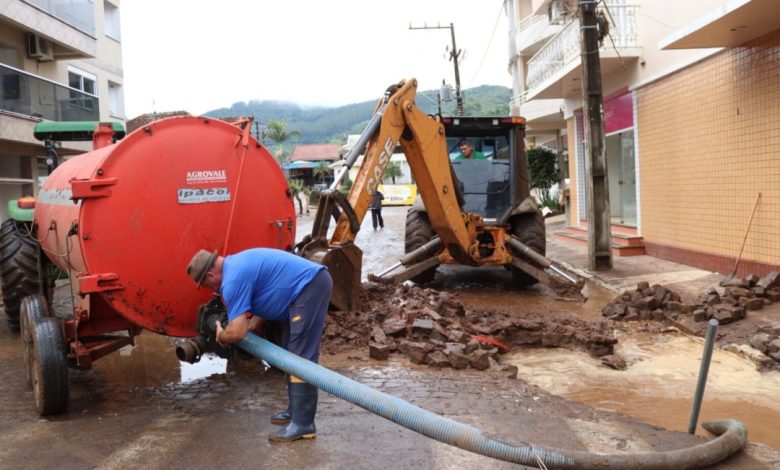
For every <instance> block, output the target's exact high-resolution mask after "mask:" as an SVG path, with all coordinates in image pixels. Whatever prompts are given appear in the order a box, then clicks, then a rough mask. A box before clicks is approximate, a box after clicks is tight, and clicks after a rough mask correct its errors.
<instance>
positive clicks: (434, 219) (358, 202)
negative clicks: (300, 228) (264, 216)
mask: <svg viewBox="0 0 780 470" xmlns="http://www.w3.org/2000/svg"><path fill="white" fill-rule="evenodd" d="M416 94H417V80H414V79H411V80H408V81H402V82H400V83H398V84H396V85H393V86H391V87H390V88H388V90H387V92H386V93H385V95H384V96H383V98H382V99H381V100H380V101H379V104H378V105H377V108H376V110H375V112H374V115H373V116H372V118H371V120H370V121H369V124H368V126H367V127H366V130H365V131H364V132H363V134H362V135H361V138H360V139H359V140H358V143H357V144H356V145H355V146H354V147H353V149H352V151H351V152H350V153H349V154H348V155H347V157H346V159H345V160H346V163H345V166H344V168H343V169H342V170H341V173H340V174H339V175H338V176H337V177H336V180H335V181H334V183H333V184H332V185H331V188H330V189H329V190H327V191H324V192H323V193H322V194H321V199H320V205H319V208H318V210H317V215H316V216H315V223H314V227H313V229H312V234H311V235H310V236H307V237H306V238H305V239H304V240H303V241H302V242H301V244H299V250H298V252H299V254H301V255H302V256H304V257H306V258H308V259H311V260H313V261H316V262H319V263H321V264H324V265H326V266H328V268H329V270H330V273H331V276H332V277H333V283H334V288H333V295H332V296H331V303H333V304H334V306H335V307H336V308H338V309H341V310H354V309H357V308H358V307H359V297H360V295H359V292H360V290H359V289H360V281H361V271H362V251H361V250H360V248H358V247H357V246H356V245H355V244H354V240H355V237H356V236H357V232H358V230H359V229H360V225H361V223H362V222H363V218H364V217H365V215H366V213H367V211H368V206H369V204H370V202H371V198H372V196H373V194H374V192H375V191H376V190H377V187H378V186H379V184H380V183H381V182H382V177H383V175H384V173H385V170H386V169H387V166H388V164H389V163H390V158H391V157H392V155H393V152H394V150H395V148H396V146H398V145H400V146H401V148H402V149H403V151H404V153H405V154H406V159H407V162H408V163H409V166H410V168H411V170H412V175H413V176H414V179H415V181H416V182H417V188H418V191H419V193H420V195H421V197H422V199H423V202H424V204H425V207H426V208H427V210H428V215H429V218H430V221H431V225H432V226H433V228H434V230H435V231H436V233H437V234H438V235H439V238H440V239H441V242H442V245H441V246H443V247H446V249H447V250H448V253H449V255H450V256H452V257H453V258H454V259H455V260H457V261H458V262H460V263H462V264H470V265H476V264H477V262H476V259H475V258H476V256H478V255H477V247H476V242H475V241H474V240H475V236H474V232H475V230H476V227H475V226H476V224H475V223H473V222H474V221H473V220H472V217H471V216H469V215H468V214H466V213H464V212H463V211H462V210H461V208H460V205H459V204H458V198H457V189H456V188H455V185H454V182H453V178H452V170H451V167H450V160H449V155H448V153H447V141H446V137H445V134H444V126H443V125H442V124H441V123H440V122H439V121H438V120H436V119H434V118H432V117H431V116H428V115H426V114H425V113H423V112H421V111H420V110H419V108H418V107H417V104H416V102H415V97H416ZM363 148H365V157H364V159H363V162H362V164H361V165H360V169H359V170H358V173H357V176H356V177H355V180H354V182H353V185H352V189H351V190H350V192H349V195H348V196H347V197H346V198H344V197H343V196H342V195H341V194H339V193H338V192H337V191H336V188H338V186H339V185H340V183H341V180H342V179H343V178H344V176H345V175H346V173H347V171H349V168H350V167H351V166H352V165H353V164H354V163H355V161H356V160H357V157H358V156H359V155H360V154H361V153H362V151H363ZM331 217H333V218H335V219H337V223H336V226H335V228H334V230H333V233H332V235H331V236H330V238H327V232H328V226H329V222H330V219H331ZM435 251H441V248H437V249H436V250H435Z"/></svg>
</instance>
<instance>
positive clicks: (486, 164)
mask: <svg viewBox="0 0 780 470" xmlns="http://www.w3.org/2000/svg"><path fill="white" fill-rule="evenodd" d="M441 123H442V124H443V126H444V133H445V136H446V140H447V149H448V155H449V160H450V164H451V166H452V179H453V180H454V182H455V186H456V188H457V189H458V191H459V202H460V203H461V210H462V211H463V212H464V213H468V214H474V215H477V216H479V217H481V221H480V223H481V226H482V227H483V228H484V229H485V230H482V231H481V232H480V231H478V233H477V234H476V238H477V241H478V242H479V247H480V248H479V249H480V252H481V254H482V256H483V258H487V257H489V255H491V254H492V252H491V247H492V246H494V245H495V236H494V233H495V232H496V231H500V230H506V231H507V233H508V234H509V235H512V236H515V237H517V238H518V239H519V240H520V241H521V242H522V243H524V244H525V245H526V246H528V247H530V248H531V249H532V250H533V251H534V252H536V253H538V254H540V255H542V256H544V255H545V252H546V240H545V226H544V217H543V216H542V215H541V212H540V211H539V209H538V207H537V205H536V202H535V200H534V199H533V198H532V197H531V196H530V186H529V177H528V161H527V159H526V155H525V143H524V138H525V120H524V119H522V118H518V117H442V118H441ZM429 220H430V218H429V217H428V215H427V211H426V209H425V205H424V204H423V202H422V200H421V199H419V198H418V200H417V201H415V204H414V205H413V206H412V208H411V209H410V210H409V211H408V213H407V219H406V222H407V223H406V237H405V251H406V253H407V254H408V253H413V252H414V251H415V250H417V249H418V248H420V246H422V245H423V244H424V243H425V242H426V241H427V240H429V239H430V238H432V237H433V236H434V230H433V228H432V227H431V224H430V222H429ZM485 264H497V263H494V262H490V263H485ZM507 266H508V267H509V268H510V269H511V270H512V273H513V278H514V280H515V282H516V283H517V284H520V285H531V284H535V283H536V282H537V279H536V278H535V277H534V276H531V275H529V274H528V273H527V272H526V271H524V270H522V269H519V268H517V267H515V266H511V265H509V264H507ZM435 271H436V268H435V267H434V268H432V269H428V270H426V271H423V272H422V273H420V274H418V275H416V276H414V277H412V280H414V281H415V282H419V283H426V282H430V281H432V280H433V278H434V275H435Z"/></svg>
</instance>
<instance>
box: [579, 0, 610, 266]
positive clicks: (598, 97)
mask: <svg viewBox="0 0 780 470" xmlns="http://www.w3.org/2000/svg"><path fill="white" fill-rule="evenodd" d="M597 3H598V1H597V0H578V4H579V9H580V55H581V57H582V102H583V108H584V111H585V112H584V118H585V149H586V150H585V153H586V158H585V190H586V191H585V193H586V201H587V212H586V213H587V217H588V267H589V268H590V269H591V270H592V271H608V270H610V269H612V232H611V214H610V210H609V181H608V179H607V156H606V153H605V142H604V140H605V139H604V121H603V119H602V112H601V105H602V101H603V96H602V90H601V66H600V62H599V29H598V24H597V20H596V4H597Z"/></svg>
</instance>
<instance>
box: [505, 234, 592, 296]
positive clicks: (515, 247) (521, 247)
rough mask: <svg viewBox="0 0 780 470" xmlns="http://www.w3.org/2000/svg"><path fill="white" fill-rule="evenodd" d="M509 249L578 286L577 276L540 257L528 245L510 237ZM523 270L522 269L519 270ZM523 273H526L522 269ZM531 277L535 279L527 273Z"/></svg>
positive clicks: (548, 259)
mask: <svg viewBox="0 0 780 470" xmlns="http://www.w3.org/2000/svg"><path fill="white" fill-rule="evenodd" d="M508 243H509V247H510V248H511V249H512V251H513V252H514V253H515V255H522V256H525V257H526V258H528V259H530V260H531V261H533V262H535V263H536V264H538V265H540V266H542V267H543V268H545V269H550V270H551V271H553V272H555V273H556V274H557V275H559V276H561V277H563V278H564V279H566V280H567V281H569V282H570V283H572V284H575V285H576V284H578V283H579V282H580V281H579V280H578V279H577V276H575V275H574V274H571V273H568V272H566V271H565V270H564V269H563V268H561V267H560V266H557V265H556V264H555V263H554V262H553V261H552V260H551V259H550V258H547V257H545V256H542V255H540V254H539V253H537V252H535V251H534V250H532V249H531V248H530V247H529V246H528V245H526V244H525V243H523V242H521V241H520V240H519V239H518V238H517V237H515V236H512V238H510V239H509V242H508ZM520 269H523V268H520ZM523 271H525V272H528V271H526V270H525V269H523ZM528 274H530V275H531V276H534V277H536V276H535V275H534V274H533V273H530V272H528ZM536 279H537V280H538V281H539V282H543V281H542V280H541V279H539V278H538V277H536Z"/></svg>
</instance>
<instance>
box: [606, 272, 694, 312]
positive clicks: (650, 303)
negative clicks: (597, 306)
mask: <svg viewBox="0 0 780 470" xmlns="http://www.w3.org/2000/svg"><path fill="white" fill-rule="evenodd" d="M684 309H688V310H690V311H693V309H692V307H691V306H684V304H683V303H682V300H681V298H680V294H678V293H676V292H674V291H672V290H669V289H667V288H666V287H664V286H662V285H660V284H655V285H654V286H652V287H651V286H650V284H649V283H647V282H640V283H638V284H637V286H636V289H633V290H627V291H625V292H623V293H622V294H620V295H618V296H617V297H616V298H615V299H614V300H613V301H612V302H610V303H609V304H607V306H605V307H604V308H603V309H602V310H601V314H602V315H604V316H605V317H607V318H608V319H610V320H618V321H640V320H663V319H664V318H666V316H665V312H666V311H679V312H682V311H683V310H684Z"/></svg>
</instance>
